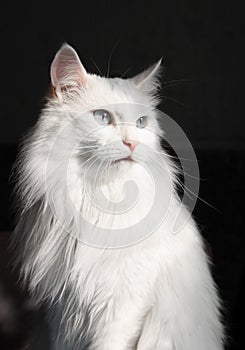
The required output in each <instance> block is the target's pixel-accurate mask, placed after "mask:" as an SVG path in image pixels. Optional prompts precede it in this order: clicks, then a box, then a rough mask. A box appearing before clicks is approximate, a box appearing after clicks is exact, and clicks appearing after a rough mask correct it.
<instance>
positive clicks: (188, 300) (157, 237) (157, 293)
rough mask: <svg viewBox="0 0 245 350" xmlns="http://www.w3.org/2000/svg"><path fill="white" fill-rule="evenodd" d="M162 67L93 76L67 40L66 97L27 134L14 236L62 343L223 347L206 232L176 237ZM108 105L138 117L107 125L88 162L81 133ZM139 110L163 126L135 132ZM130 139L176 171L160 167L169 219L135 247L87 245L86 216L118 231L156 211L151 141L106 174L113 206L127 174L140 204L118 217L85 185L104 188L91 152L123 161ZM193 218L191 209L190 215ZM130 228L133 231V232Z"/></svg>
mask: <svg viewBox="0 0 245 350" xmlns="http://www.w3.org/2000/svg"><path fill="white" fill-rule="evenodd" d="M61 56H62V60H60V57H61ZM66 57H67V59H66ZM59 64H60V65H61V66H59ZM69 65H70V66H69ZM57 67H58V68H57ZM157 74H159V65H158V66H156V67H155V68H154V67H153V68H152V69H151V70H149V71H148V73H147V74H144V75H143V76H142V84H141V83H140V78H139V76H138V77H137V78H135V80H134V79H130V80H126V79H119V78H117V79H107V78H103V77H99V76H96V75H91V74H88V73H86V71H85V69H84V68H83V67H82V65H81V63H80V62H79V61H78V56H77V55H76V53H75V51H74V50H73V49H72V48H71V47H70V46H68V45H65V46H63V47H62V48H61V50H60V51H59V52H58V54H57V55H56V58H55V60H54V62H53V64H52V69H51V79H52V83H53V85H54V88H55V89H56V96H53V97H52V98H50V99H49V100H48V101H47V104H46V106H45V108H44V109H43V111H42V114H41V116H40V118H39V121H38V122H37V125H36V127H35V128H34V129H33V130H32V131H31V133H30V135H29V136H28V137H27V138H26V139H25V141H24V145H23V146H22V151H21V153H20V157H19V161H18V164H17V173H18V182H17V191H18V194H19V198H20V201H21V206H20V214H19V222H18V224H17V226H16V230H15V236H16V241H17V243H18V245H19V255H18V256H19V260H20V261H21V266H22V275H23V277H24V278H25V279H26V280H27V281H28V283H29V289H30V291H31V292H32V293H33V294H34V296H35V298H36V301H37V302H46V303H48V304H49V305H50V307H51V309H50V316H51V319H52V320H51V321H50V322H51V325H53V328H54V333H55V334H54V338H56V340H55V339H54V343H53V348H54V349H93V350H133V349H134V350H135V349H137V350H153V349H154V350H206V349H209V350H221V349H223V338H224V337H223V327H222V324H221V320H220V303H219V298H218V296H217V291H216V287H215V284H214V282H213V279H212V277H211V274H210V270H209V262H208V258H207V256H206V254H205V252H204V247H203V242H202V238H201V236H200V234H199V232H198V229H197V227H196V225H195V223H194V221H193V220H192V219H190V220H188V221H187V223H186V224H185V225H184V227H183V228H182V230H181V232H179V233H178V234H173V221H174V219H175V214H176V213H177V211H178V210H179V208H180V202H179V199H178V197H177V195H176V193H175V185H174V183H175V177H176V173H175V169H174V165H173V164H171V162H170V160H169V158H168V157H167V155H166V154H164V152H162V150H161V147H160V142H159V133H160V132H159V125H158V122H157V114H156V111H155V106H156V104H157V102H158V101H157V97H156V94H155V92H156V76H157ZM147 77H148V78H147ZM125 105H127V106H129V110H125V109H124V107H123V106H125ZM98 106H110V108H111V113H113V114H115V115H117V114H120V116H121V118H122V119H120V121H123V122H124V121H125V122H127V123H129V124H127V125H126V126H125V125H121V124H120V123H118V125H117V124H116V125H115V126H108V127H104V128H100V129H98V132H97V133H94V134H93V135H92V136H91V140H89V139H87V144H83V146H82V147H81V150H80V151H81V157H80V158H79V156H77V154H76V155H74V153H73V151H74V149H75V148H76V146H77V144H79V140H82V138H83V137H84V136H85V135H87V134H88V133H89V132H90V131H91V130H94V129H95V128H96V121H95V120H94V118H93V116H92V114H91V113H90V112H89V111H91V110H93V109H95V108H98ZM137 106H139V107H137ZM142 106H145V107H142ZM138 108H143V109H144V108H146V110H147V113H148V114H149V111H150V114H151V115H150V118H149V128H150V129H151V130H153V131H154V132H150V131H147V128H146V129H137V130H136V127H134V125H135V120H136V119H137V118H138V117H139V116H140V115H138V113H139V110H138ZM129 112H130V113H129ZM141 112H142V111H141ZM83 113H84V114H83ZM82 114H83V115H82ZM130 136H131V138H132V139H135V138H137V139H138V140H139V141H140V142H141V143H144V144H146V145H147V146H148V147H149V148H151V149H152V150H154V152H155V154H158V155H159V154H160V155H161V160H162V162H163V163H164V164H165V166H166V169H167V173H168V174H170V180H169V181H168V176H167V175H166V174H164V173H163V172H162V170H161V171H160V170H159V177H160V179H161V181H162V186H163V191H166V193H170V194H171V201H170V204H169V211H168V214H167V217H166V218H165V220H164V221H163V222H162V224H161V225H160V226H159V227H158V228H157V229H156V230H155V232H154V233H153V234H151V235H149V237H147V238H146V239H144V240H142V241H140V242H138V243H137V244H135V245H131V246H128V247H124V248H118V249H102V248H96V247H93V246H89V245H86V244H83V243H82V242H81V240H80V239H81V238H82V234H83V226H82V225H83V223H82V221H81V215H80V213H82V216H83V217H84V216H86V217H87V218H88V219H89V220H91V222H92V223H93V229H94V231H95V233H96V227H99V226H100V227H101V226H103V225H112V226H113V225H114V226H115V227H116V226H117V225H120V224H122V225H124V224H125V221H126V223H130V222H131V221H132V222H133V221H134V220H135V217H138V218H139V219H140V216H141V214H142V215H143V216H144V215H146V214H145V213H144V212H143V211H144V208H145V207H146V206H147V204H148V203H149V202H150V200H151V198H152V191H153V184H151V183H149V179H148V177H147V174H146V171H145V168H147V167H150V166H151V163H152V164H154V162H153V160H152V159H149V157H152V155H147V154H145V153H144V154H142V153H140V148H139V151H138V153H137V147H136V149H135V160H136V162H132V164H131V163H130V164H128V163H127V164H125V165H123V164H122V165H118V168H117V167H115V166H114V167H113V166H111V168H110V167H107V173H106V176H105V177H103V179H102V182H103V188H104V191H105V193H106V195H107V197H108V203H110V209H111V210H113V203H115V201H116V200H118V199H120V198H121V197H122V196H123V184H124V182H125V181H126V180H127V179H128V177H131V178H132V179H134V180H135V182H136V183H137V184H138V188H139V193H140V195H141V198H142V202H141V204H140V203H139V205H138V207H137V210H133V211H131V212H129V213H128V214H127V215H128V216H127V215H126V216H125V215H124V216H123V217H122V218H121V219H120V216H119V218H117V220H115V221H114V219H112V218H111V216H107V215H106V214H105V213H100V211H99V210H98V209H96V208H94V207H93V206H92V205H91V203H90V202H89V200H88V198H86V195H85V192H84V190H85V187H89V186H92V188H93V191H94V192H95V193H96V191H97V190H99V189H97V187H96V183H94V182H93V179H92V177H91V182H89V181H87V182H86V181H85V180H84V178H83V176H82V175H83V174H84V172H85V168H86V167H85V163H86V152H88V153H87V154H89V155H91V154H92V155H95V158H96V159H99V160H101V159H103V157H105V159H106V160H110V159H120V158H123V157H125V156H127V155H128V152H129V150H128V148H127V147H126V146H125V145H123V143H122V139H123V138H125V137H127V138H130ZM112 140H114V141H116V142H118V143H117V144H118V148H115V147H112V146H111V141H112ZM102 150H104V153H103V152H102ZM71 154H72V155H74V156H72V157H71V156H70V155H71ZM82 154H83V156H84V158H83V156H82ZM106 157H107V158H106ZM137 157H138V159H141V161H142V159H143V163H145V165H146V167H143V166H141V165H140V164H139V163H138V162H137ZM68 158H69V172H68V182H67V176H66V174H67V163H66V160H67V159H68ZM62 160H64V161H62ZM122 163H123V162H122ZM106 164H107V165H108V164H109V163H108V162H107V163H106ZM99 166H100V162H97V163H96V162H95V163H94V168H93V166H92V168H93V171H95V172H96V169H98V167H99ZM153 166H154V165H153ZM165 179H166V181H165ZM85 182H86V183H85ZM98 187H99V186H98ZM51 202H52V203H54V206H55V210H57V212H56V213H54V209H53V207H52V205H51V204H50V203H51ZM71 203H75V207H74V206H72V205H71ZM74 208H76V209H74ZM141 210H142V213H141ZM156 210H158V208H156ZM186 215H187V211H186V209H185V208H183V207H182V209H181V215H180V217H181V220H183V221H184V220H185V218H186ZM120 220H121V221H120ZM149 220H151V218H149ZM149 225H150V221H149ZM129 226H130V225H129ZM68 231H69V234H68V233H67V232H68ZM129 233H130V234H132V235H133V234H134V232H130V228H129ZM91 234H93V232H91ZM105 243H106V242H105Z"/></svg>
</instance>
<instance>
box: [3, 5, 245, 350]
mask: <svg viewBox="0 0 245 350" xmlns="http://www.w3.org/2000/svg"><path fill="white" fill-rule="evenodd" d="M1 16H2V19H1V22H0V28H1V29H0V35H1V43H0V45H1V74H0V77H1V108H0V113H1V117H0V161H1V162H0V165H1V172H0V191H1V193H0V198H1V211H0V230H2V231H10V230H11V229H12V227H13V224H12V216H11V210H10V202H11V199H10V191H11V188H12V186H11V183H9V181H8V178H9V175H10V169H11V166H12V163H13V162H14V159H15V157H16V152H17V144H18V142H19V140H20V138H21V136H22V135H23V133H24V132H25V131H26V130H27V129H28V128H29V127H30V126H32V125H33V124H34V123H35V121H36V120H37V117H38V114H39V111H40V108H41V106H42V104H43V97H44V95H45V93H46V91H47V88H48V85H49V66H50V63H51V61H52V59H53V56H54V55H55V53H56V51H57V50H58V49H59V47H60V46H61V44H62V43H63V42H65V41H67V42H68V43H70V44H71V45H73V46H74V47H75V48H76V50H77V51H78V53H79V55H80V57H81V60H82V62H83V63H84V65H85V67H86V68H87V70H88V71H89V72H92V73H98V71H97V68H96V65H97V66H98V67H99V70H101V71H102V74H103V75H106V74H107V71H108V62H110V64H109V66H110V67H109V68H110V69H109V71H110V75H111V76H116V75H119V76H120V75H122V74H124V73H125V72H126V76H132V75H134V74H136V73H138V72H140V71H141V70H143V69H145V68H147V67H148V66H149V65H150V64H152V63H154V62H155V61H157V60H158V59H159V58H160V57H162V58H163V65H164V71H163V77H162V85H163V88H162V95H163V97H162V103H161V105H160V109H161V110H163V111H164V112H165V113H167V114H168V115H170V116H171V117H172V118H173V119H174V120H176V121H177V122H178V124H179V125H180V126H181V127H182V128H183V130H184V131H185V133H186V134H187V136H188V137H189V139H190V141H191V142H192V145H193V147H194V148H195V150H196V153H197V158H198V160H199V166H200V171H201V178H202V179H204V180H201V191H200V197H201V198H203V199H204V200H205V201H208V203H210V204H211V205H212V206H213V207H214V208H215V209H213V208H211V207H210V206H208V205H206V204H204V203H203V202H202V201H199V202H198V204H197V207H196V209H195V213H194V214H195V217H196V219H197V221H198V223H199V225H200V228H201V230H202V234H203V236H204V237H205V238H206V239H207V241H208V242H209V244H210V246H211V248H212V256H213V260H214V268H213V273H214V278H215V280H216V282H217V284H218V286H219V288H220V291H221V296H222V298H223V300H224V309H225V323H226V327H227V333H228V335H229V338H228V341H229V348H230V349H242V348H244V340H243V336H242V335H243V327H244V326H245V324H244V321H243V318H244V317H243V315H244V311H245V310H244V298H245V295H243V294H244V291H245V286H244V282H245V281H244V278H245V276H244V267H245V266H244V240H245V239H244V228H243V211H242V204H243V200H244V199H243V198H244V192H245V185H244V170H245V161H244V154H245V147H244V146H245V142H244V141H245V136H244V129H245V121H244V120H245V118H244V113H243V110H244V108H243V102H244V88H243V84H244V77H243V72H244V58H245V57H244V32H243V31H242V29H243V28H242V26H243V21H244V11H243V9H242V1H240V2H239V1H238V2H236V1H233V2H231V1H227V0H223V1H209V0H208V1H201V2H198V1H148V2H143V1H134V2H133V1H132V0H131V1H120V2H115V1H114V2H113V1H101V2H93V1H89V2H84V1H79V2H72V1H70V2H62V1H60V2H57V3H55V2H52V3H49V4H45V3H44V2H36V3H35V2H32V3H29V4H28V3H20V2H19V3H13V2H8V3H5V5H4V6H2V11H1ZM93 61H94V62H95V63H96V64H94V63H93ZM2 247H3V245H2ZM2 256H3V257H4V258H2V260H3V262H2V267H1V270H0V272H1V274H2V276H3V278H2V279H3V283H4V284H7V285H8V290H9V293H10V294H11V293H12V294H11V295H15V296H16V295H17V297H16V298H17V299H18V289H15V292H13V291H12V289H14V286H13V281H12V279H13V278H12V279H11V277H9V276H7V278H6V275H8V271H9V270H8V268H7V267H6V266H4V265H3V264H4V263H6V259H8V258H6V257H5V254H2ZM6 281H7V282H6ZM17 303H19V301H18V302H17ZM0 305H1V304H0ZM0 307H1V306H0ZM34 314H35V317H36V313H34ZM23 322H25V323H26V325H27V326H26V327H27V328H28V327H29V325H30V323H31V322H32V321H30V319H28V317H27V319H26V318H25V320H24V321H23ZM34 323H35V322H34ZM0 324H1V320H0ZM34 328H35V327H34ZM21 329H22V328H21ZM0 330H1V328H0ZM17 333H18V332H17ZM19 333H21V334H19ZM19 333H18V336H16V334H14V335H13V336H12V338H11V336H10V335H9V336H8V337H5V335H3V337H5V345H3V346H4V347H3V348H4V349H5V348H6V349H15V348H16V349H17V348H18V349H20V347H18V346H17V345H13V344H14V341H12V345H10V343H11V341H10V338H11V339H12V340H13V339H17V338H18V339H19V338H20V339H22V338H23V339H24V338H25V334H22V333H25V331H24V330H23V331H21V332H19ZM28 334H29V333H28ZM7 343H8V344H9V345H7ZM19 343H21V340H20V341H19ZM16 344H17V341H16ZM36 348H37V347H36Z"/></svg>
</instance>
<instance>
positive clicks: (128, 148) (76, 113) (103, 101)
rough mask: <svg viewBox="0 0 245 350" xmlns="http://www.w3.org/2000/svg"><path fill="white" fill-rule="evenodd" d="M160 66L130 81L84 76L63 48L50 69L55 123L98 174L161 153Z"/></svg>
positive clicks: (69, 50) (71, 54)
mask: <svg viewBox="0 0 245 350" xmlns="http://www.w3.org/2000/svg"><path fill="white" fill-rule="evenodd" d="M159 66H160V62H159V63H158V64H157V65H155V66H154V67H151V68H150V69H148V70H147V71H145V72H143V73H141V74H139V75H138V76H136V77H134V78H132V79H121V78H113V79H112V78H104V77H100V76H97V75H92V74H88V73H87V72H86V71H85V69H84V67H83V66H82V64H81V62H80V60H79V58H78V56H77V54H76V52H75V51H74V49H72V48H71V47H70V46H68V45H64V46H63V47H62V48H61V50H60V51H59V52H58V53H57V55H56V57H55V59H54V61H53V63H52V66H51V80H52V85H53V88H54V94H53V97H52V102H53V103H54V104H55V108H57V109H58V110H59V113H58V115H59V116H58V120H55V123H56V124H57V123H58V124H59V125H65V123H67V120H68V119H69V126H67V127H66V128H67V133H68V135H69V138H70V140H71V139H72V141H71V142H72V143H73V147H74V148H75V152H74V153H75V154H76V156H77V157H78V158H79V159H80V160H81V163H84V162H87V164H90V165H92V166H95V167H97V168H98V166H99V165H100V164H102V163H103V164H104V165H105V164H106V166H107V167H109V168H110V169H111V170H117V171H118V170H119V171H123V170H126V169H128V168H129V167H131V166H133V164H134V163H137V162H139V161H140V162H147V160H148V159H149V158H150V157H151V156H152V155H151V151H156V150H158V149H159V136H160V134H161V131H160V129H159V125H158V122H157V112H156V110H155V106H156V104H157V100H156V97H155V92H156V88H157V86H156V85H157V80H156V79H157V74H158V71H159Z"/></svg>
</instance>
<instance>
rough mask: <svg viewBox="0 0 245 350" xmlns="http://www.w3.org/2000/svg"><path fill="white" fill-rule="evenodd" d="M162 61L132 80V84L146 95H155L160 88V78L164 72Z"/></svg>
mask: <svg viewBox="0 0 245 350" xmlns="http://www.w3.org/2000/svg"><path fill="white" fill-rule="evenodd" d="M161 64H162V59H160V60H159V61H158V62H157V63H155V64H153V65H152V66H150V67H149V68H147V69H146V70H145V71H143V72H142V73H140V74H138V75H136V76H135V77H133V78H131V79H130V80H131V81H132V83H133V84H134V85H135V86H136V87H137V88H139V89H140V90H142V92H144V93H146V94H151V95H154V94H155V93H156V92H157V89H158V88H159V87H160V85H161V84H160V76H161V72H162V66H161Z"/></svg>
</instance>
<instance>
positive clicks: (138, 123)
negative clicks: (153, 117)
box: [136, 116, 147, 129]
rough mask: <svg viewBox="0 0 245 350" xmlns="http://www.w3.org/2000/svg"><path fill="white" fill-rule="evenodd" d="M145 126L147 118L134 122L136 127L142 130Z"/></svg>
mask: <svg viewBox="0 0 245 350" xmlns="http://www.w3.org/2000/svg"><path fill="white" fill-rule="evenodd" d="M146 125H147V117H146V116H143V117H140V118H139V119H137V120H136V127H137V128H140V129H143V128H144V127H145V126H146Z"/></svg>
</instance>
